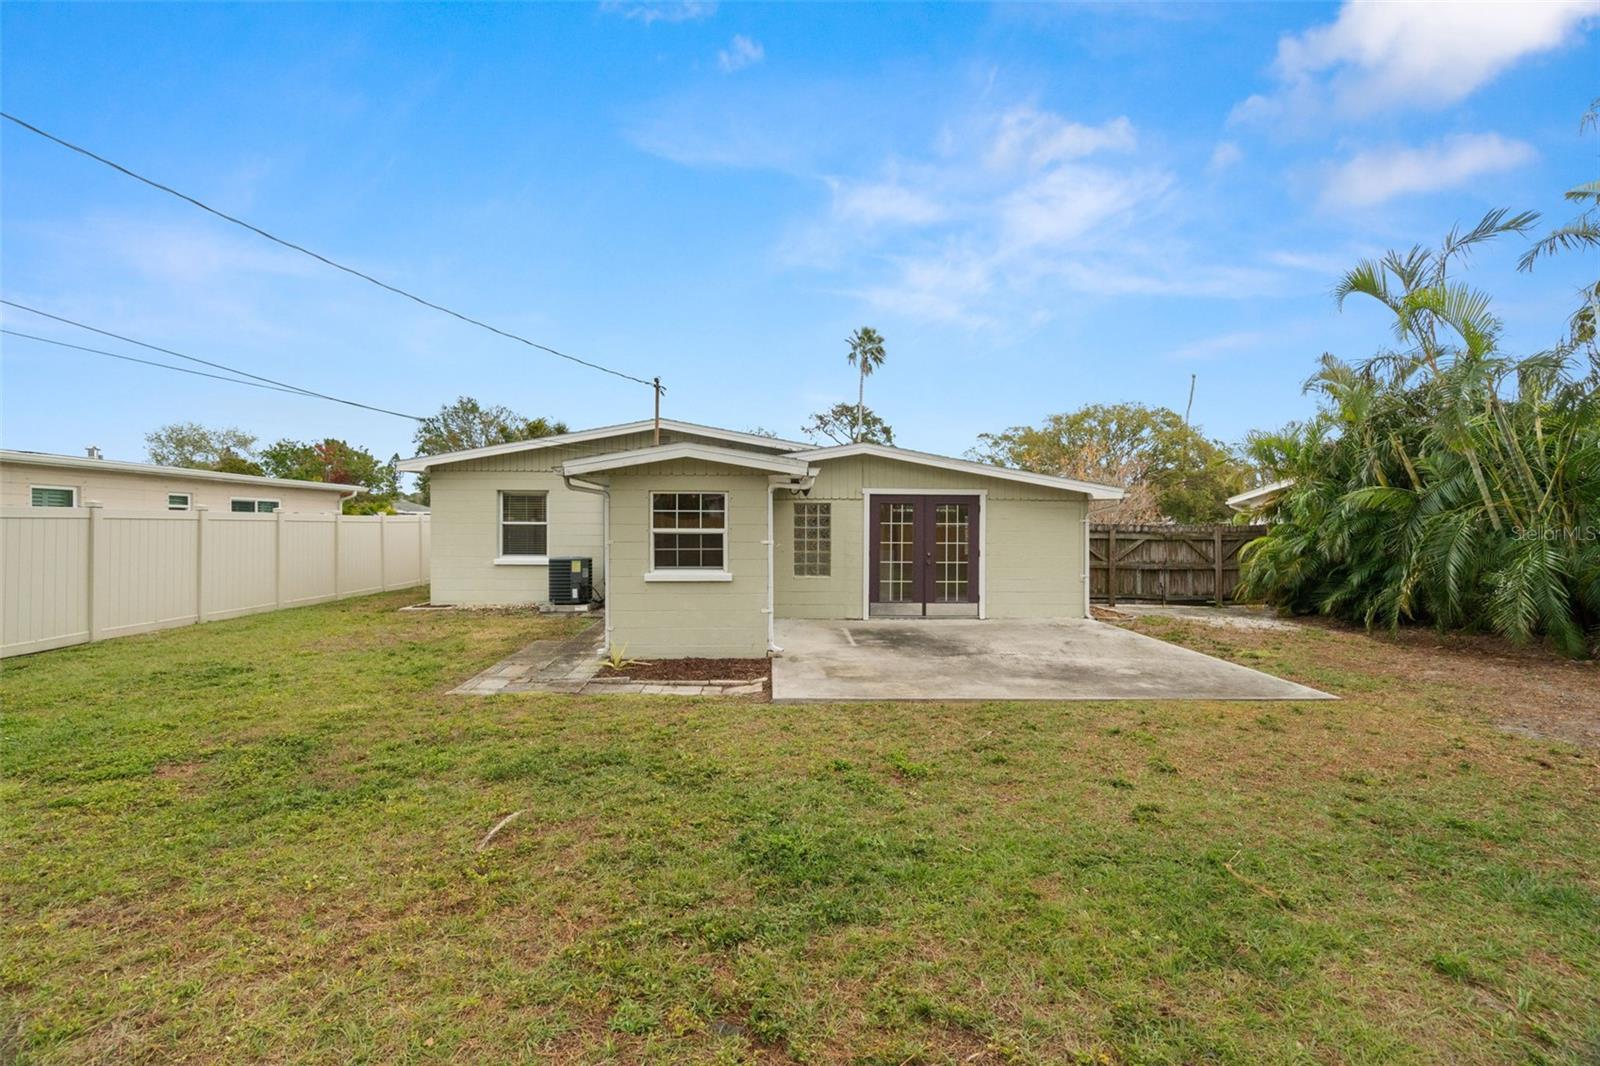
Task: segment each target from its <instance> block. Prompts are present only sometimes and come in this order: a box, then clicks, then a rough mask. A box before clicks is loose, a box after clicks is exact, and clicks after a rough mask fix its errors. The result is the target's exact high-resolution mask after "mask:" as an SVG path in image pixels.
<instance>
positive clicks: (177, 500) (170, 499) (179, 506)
mask: <svg viewBox="0 0 1600 1066" xmlns="http://www.w3.org/2000/svg"><path fill="white" fill-rule="evenodd" d="M188 509H189V494H188V493H187V492H169V493H167V510H169V511H187V510H188Z"/></svg>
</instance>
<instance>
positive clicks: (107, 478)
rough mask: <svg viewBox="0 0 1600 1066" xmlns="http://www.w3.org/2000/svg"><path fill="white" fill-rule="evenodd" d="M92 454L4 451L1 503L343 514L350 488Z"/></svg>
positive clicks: (95, 451)
mask: <svg viewBox="0 0 1600 1066" xmlns="http://www.w3.org/2000/svg"><path fill="white" fill-rule="evenodd" d="M89 451H90V455H88V456H78V455H51V454H50V453H48V452H19V451H0V507H83V506H85V505H87V504H90V503H98V504H100V505H101V506H102V507H105V508H107V509H110V510H120V511H191V510H193V509H195V508H196V507H205V508H207V509H208V510H212V511H236V512H247V513H252V514H256V513H270V512H272V511H289V512H299V513H305V514H338V513H339V510H340V502H341V501H342V500H344V499H347V498H348V497H350V496H352V495H354V494H355V492H356V491H357V490H356V489H355V487H354V486H351V485H325V484H322V483H321V482H316V481H288V480H285V479H283V478H275V477H255V476H253V475H251V474H224V473H219V472H217V471H215V470H190V469H188V468H186V467H178V466H155V465H153V464H150V463H124V462H119V461H117V460H115V459H101V458H99V455H98V452H99V449H93V448H92V449H89Z"/></svg>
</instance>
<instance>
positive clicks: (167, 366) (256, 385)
mask: <svg viewBox="0 0 1600 1066" xmlns="http://www.w3.org/2000/svg"><path fill="white" fill-rule="evenodd" d="M0 333H4V334H5V335H6V336H8V337H21V338H23V339H24V340H30V341H38V342H40V343H41V344H54V345H56V346H57V347H58V348H72V349H74V350H76V351H80V352H92V353H94V354H95V355H109V356H110V357H111V358H113V359H126V360H127V361H128V362H130V363H143V364H144V365H145V366H159V367H160V368H161V369H163V370H176V371H177V372H178V373H180V374H194V375H195V376H197V377H202V378H216V379H217V380H218V381H227V382H231V383H233V384H235V385H248V386H250V387H251V388H252V389H271V390H272V391H273V392H287V393H288V394H289V395H291V396H306V395H308V394H307V393H304V392H301V391H300V390H299V389H288V388H284V387H283V386H282V385H267V384H264V383H262V382H259V381H246V380H244V379H243V378H230V377H228V376H227V375H226V374H212V373H208V372H207V371H204V370H193V369H191V368H189V367H186V366H173V365H172V364H171V363H158V362H156V361H155V360H154V359H140V358H139V357H138V356H137V355H124V354H122V353H121V352H108V351H106V350H105V349H103V348H86V347H84V346H83V345H81V344H69V343H68V342H66V341H62V340H56V339H55V338H54V337H40V336H38V335H37V334H33V333H24V332H22V331H21V330H20V329H5V328H3V327H0Z"/></svg>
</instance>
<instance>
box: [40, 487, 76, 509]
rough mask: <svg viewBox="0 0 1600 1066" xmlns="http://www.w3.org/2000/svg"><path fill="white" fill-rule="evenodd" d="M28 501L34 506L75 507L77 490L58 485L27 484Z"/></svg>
mask: <svg viewBox="0 0 1600 1066" xmlns="http://www.w3.org/2000/svg"><path fill="white" fill-rule="evenodd" d="M28 497H29V503H30V504H32V505H33V506H34V507H76V506H78V490H77V489H69V488H62V487H60V486H58V485H32V486H29V492H28Z"/></svg>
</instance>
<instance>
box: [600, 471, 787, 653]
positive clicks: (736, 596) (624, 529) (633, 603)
mask: <svg viewBox="0 0 1600 1066" xmlns="http://www.w3.org/2000/svg"><path fill="white" fill-rule="evenodd" d="M652 492H724V493H727V495H728V501H727V508H728V509H727V530H728V537H727V562H726V568H727V570H728V571H729V572H730V573H731V574H732V575H733V579H732V580H731V581H707V582H698V581H696V582H659V581H648V580H646V577H645V575H646V574H647V573H649V572H650V570H651V566H650V494H651V493H652ZM767 492H768V485H767V476H766V475H765V474H752V473H750V472H748V471H736V470H735V469H734V468H730V467H722V466H716V465H713V464H710V463H703V462H694V461H685V462H674V463H654V464H651V465H649V466H642V467H635V468H632V469H629V470H626V471H623V472H618V473H615V474H613V475H611V580H610V582H609V584H608V593H607V597H606V610H607V613H608V614H609V615H610V618H611V645H612V647H613V648H615V649H619V650H622V651H624V652H625V654H627V655H628V657H630V658H635V659H650V658H760V657H762V656H764V655H766V654H767V615H766V606H767V548H766V545H765V544H764V543H763V542H764V541H765V540H766V536H767Z"/></svg>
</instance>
